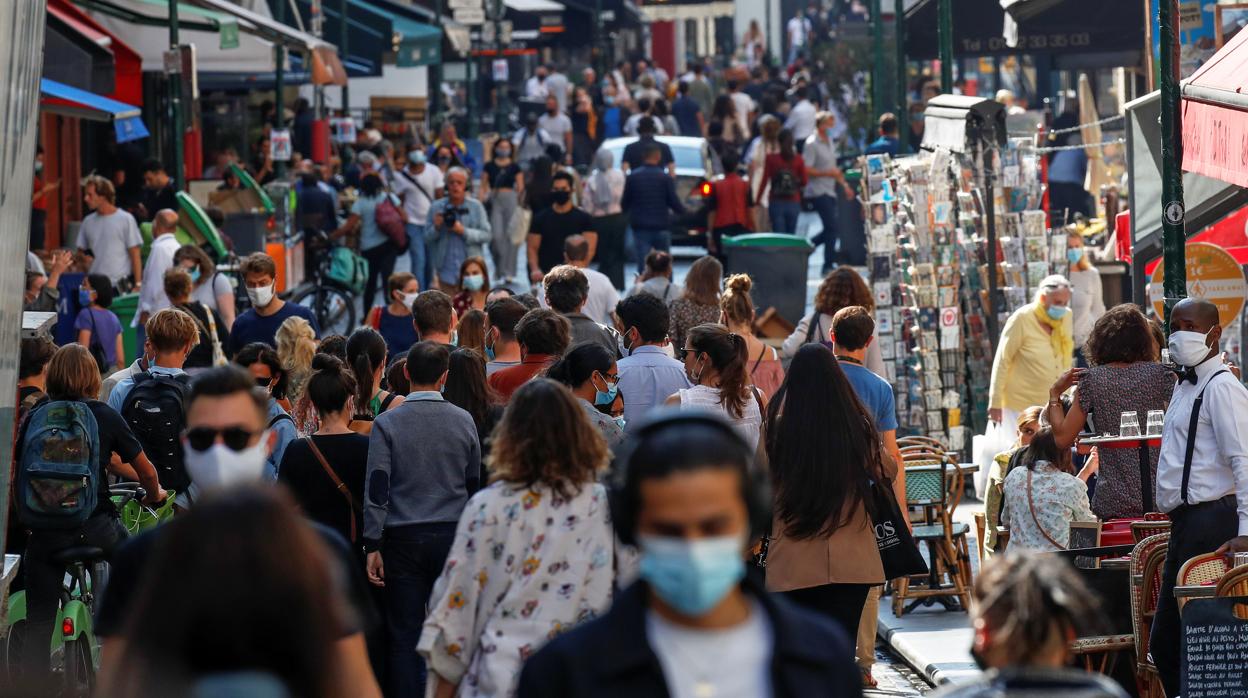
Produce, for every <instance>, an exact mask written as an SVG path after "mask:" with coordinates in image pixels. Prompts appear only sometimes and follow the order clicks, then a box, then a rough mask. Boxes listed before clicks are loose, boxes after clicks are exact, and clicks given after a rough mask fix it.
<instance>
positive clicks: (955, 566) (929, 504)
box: [893, 454, 971, 617]
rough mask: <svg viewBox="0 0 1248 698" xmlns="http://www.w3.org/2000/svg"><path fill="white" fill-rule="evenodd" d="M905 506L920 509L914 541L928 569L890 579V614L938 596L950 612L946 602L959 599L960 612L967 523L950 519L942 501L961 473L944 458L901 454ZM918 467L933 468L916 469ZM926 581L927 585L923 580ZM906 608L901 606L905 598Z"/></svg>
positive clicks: (965, 592) (965, 600) (966, 570)
mask: <svg viewBox="0 0 1248 698" xmlns="http://www.w3.org/2000/svg"><path fill="white" fill-rule="evenodd" d="M905 466H906V506H907V507H915V508H919V509H921V510H922V511H923V512H924V519H923V522H922V523H920V524H916V525H915V527H914V540H915V543H918V544H921V545H926V546H927V550H928V560H929V567H930V572H929V574H928V575H927V577H926V578H925V579H924V578H923V577H915V578H913V579H911V578H906V577H903V578H901V579H898V580H895V581H894V593H893V615H895V616H898V617H900V616H902V615H903V614H904V613H905V611H908V610H913V609H914V608H915V607H916V606H918V605H919V604H920V603H931V602H932V600H936V599H943V600H942V601H941V602H942V603H943V604H944V605H945V607H946V608H949V609H951V610H954V609H955V607H954V606H953V605H952V604H951V601H953V602H956V601H960V602H961V609H957V610H965V609H966V608H967V605H968V604H969V601H970V584H971V556H970V549H969V546H968V545H967V541H966V537H967V535H968V534H969V533H970V526H968V525H967V524H964V523H954V521H953V519H952V518H951V515H950V509H949V507H948V506H947V503H948V501H949V499H950V497H951V496H952V493H953V492H955V491H958V492H960V489H957V490H955V489H953V488H954V487H960V485H961V483H962V477H961V473H960V471H958V470H957V468H954V469H953V471H954V473H956V475H955V476H952V477H951V475H950V472H949V471H950V468H949V463H948V461H947V460H946V459H944V458H933V457H920V456H918V455H917V454H915V455H914V456H911V457H907V458H905ZM917 466H936V467H928V468H924V469H921V470H916V469H915V468H916V467H917ZM924 582H926V583H924ZM907 601H909V602H910V606H909V607H908V608H907V607H906V602H907Z"/></svg>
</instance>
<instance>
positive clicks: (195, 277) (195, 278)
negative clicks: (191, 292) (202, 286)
mask: <svg viewBox="0 0 1248 698" xmlns="http://www.w3.org/2000/svg"><path fill="white" fill-rule="evenodd" d="M199 273H200V272H199V267H191V271H190V275H191V283H193V284H197V283H199Z"/></svg>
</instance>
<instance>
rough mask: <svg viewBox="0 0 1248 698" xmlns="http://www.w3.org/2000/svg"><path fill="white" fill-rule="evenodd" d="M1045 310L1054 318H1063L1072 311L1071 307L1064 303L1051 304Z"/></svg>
mask: <svg viewBox="0 0 1248 698" xmlns="http://www.w3.org/2000/svg"><path fill="white" fill-rule="evenodd" d="M1044 312H1046V313H1048V314H1049V318H1050V319H1052V320H1061V319H1062V318H1064V317H1066V313H1069V312H1070V308H1067V307H1066V306H1064V305H1050V306H1049V307H1048V308H1045V309H1044Z"/></svg>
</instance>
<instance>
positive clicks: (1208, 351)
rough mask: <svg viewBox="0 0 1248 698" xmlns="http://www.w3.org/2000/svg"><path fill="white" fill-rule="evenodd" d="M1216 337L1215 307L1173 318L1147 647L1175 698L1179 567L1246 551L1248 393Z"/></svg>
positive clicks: (1201, 305)
mask: <svg viewBox="0 0 1248 698" xmlns="http://www.w3.org/2000/svg"><path fill="white" fill-rule="evenodd" d="M1221 338H1222V326H1221V325H1220V324H1219V317H1218V308H1217V306H1215V305H1214V304H1213V303H1210V302H1209V301H1206V300H1203V299H1200V298H1187V299H1184V300H1182V301H1179V303H1178V304H1176V305H1175V306H1174V309H1173V310H1171V311H1170V342H1169V349H1170V360H1171V361H1173V362H1174V363H1176V364H1178V366H1179V367H1180V371H1179V382H1178V384H1177V385H1175V387H1174V394H1173V396H1172V397H1171V398H1170V406H1169V408H1167V409H1166V417H1165V422H1164V426H1163V427H1162V433H1161V434H1162V435H1161V455H1160V456H1159V457H1158V459H1157V506H1158V507H1159V508H1160V509H1161V510H1162V511H1165V512H1168V513H1169V514H1170V522H1171V523H1170V548H1169V552H1167V554H1166V565H1165V568H1164V569H1163V570H1162V576H1161V594H1160V596H1159V597H1158V603H1157V615H1156V616H1155V617H1154V618H1153V632H1152V640H1151V642H1150V646H1149V649H1150V650H1151V652H1152V655H1153V661H1154V663H1155V664H1156V665H1157V673H1158V674H1159V675H1160V676H1161V682H1162V684H1163V685H1164V686H1165V689H1166V695H1170V696H1176V695H1179V692H1180V685H1179V657H1180V652H1179V643H1180V641H1181V637H1182V636H1181V632H1182V626H1181V624H1180V621H1179V610H1178V605H1177V603H1176V601H1175V598H1174V584H1175V579H1176V577H1177V576H1178V572H1179V567H1180V566H1181V565H1182V564H1183V563H1184V562H1186V561H1187V560H1188V559H1190V558H1192V557H1195V556H1196V555H1201V554H1204V553H1209V552H1213V551H1215V550H1216V551H1217V552H1220V553H1226V554H1230V553H1237V552H1248V423H1245V422H1244V415H1245V414H1248V389H1245V388H1244V386H1243V384H1242V383H1240V382H1239V380H1238V376H1237V375H1236V374H1234V373H1233V371H1234V366H1231V365H1228V364H1227V363H1226V361H1225V360H1224V359H1223V357H1222V356H1220V355H1219V353H1218V340H1219V339H1221Z"/></svg>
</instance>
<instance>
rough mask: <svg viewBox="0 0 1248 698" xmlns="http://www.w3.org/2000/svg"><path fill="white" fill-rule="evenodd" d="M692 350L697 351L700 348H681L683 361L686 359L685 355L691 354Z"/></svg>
mask: <svg viewBox="0 0 1248 698" xmlns="http://www.w3.org/2000/svg"><path fill="white" fill-rule="evenodd" d="M691 351H692V352H695V353H696V352H697V351H698V350H697V349H681V350H680V360H681V361H684V360H685V357H686V356H687V355H688V354H689V352H691Z"/></svg>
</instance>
